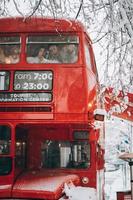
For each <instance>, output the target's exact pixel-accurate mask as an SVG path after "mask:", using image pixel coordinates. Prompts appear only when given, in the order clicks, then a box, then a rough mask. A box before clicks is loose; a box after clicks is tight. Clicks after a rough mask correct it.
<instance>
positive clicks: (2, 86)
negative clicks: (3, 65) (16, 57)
mask: <svg viewBox="0 0 133 200" xmlns="http://www.w3.org/2000/svg"><path fill="white" fill-rule="evenodd" d="M9 82H10V76H9V72H8V71H0V91H1V90H8V89H9Z"/></svg>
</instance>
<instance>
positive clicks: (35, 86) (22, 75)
mask: <svg viewBox="0 0 133 200" xmlns="http://www.w3.org/2000/svg"><path fill="white" fill-rule="evenodd" d="M52 85H53V73H52V71H46V70H45V71H16V72H15V75H14V90H52Z"/></svg>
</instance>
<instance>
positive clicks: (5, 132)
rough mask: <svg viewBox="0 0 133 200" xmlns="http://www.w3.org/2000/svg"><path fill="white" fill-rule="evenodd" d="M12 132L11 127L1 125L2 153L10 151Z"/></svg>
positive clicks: (0, 146)
mask: <svg viewBox="0 0 133 200" xmlns="http://www.w3.org/2000/svg"><path fill="white" fill-rule="evenodd" d="M10 144H11V132H10V128H9V127H8V126H5V125H0V155H4V154H9V153H10Z"/></svg>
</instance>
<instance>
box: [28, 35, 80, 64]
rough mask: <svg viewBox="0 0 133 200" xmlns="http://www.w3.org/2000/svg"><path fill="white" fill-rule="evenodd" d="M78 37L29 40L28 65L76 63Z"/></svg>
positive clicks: (47, 36)
mask: <svg viewBox="0 0 133 200" xmlns="http://www.w3.org/2000/svg"><path fill="white" fill-rule="evenodd" d="M78 44H79V38H78V36H73V35H71V36H70V35H45V36H44V35H43V36H42V35H39V36H29V37H28V38H27V62H28V63H76V62H77V60H78Z"/></svg>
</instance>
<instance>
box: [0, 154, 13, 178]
mask: <svg viewBox="0 0 133 200" xmlns="http://www.w3.org/2000/svg"><path fill="white" fill-rule="evenodd" d="M11 170H12V158H11V157H0V176H2V175H7V174H9V173H10V172H11Z"/></svg>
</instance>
